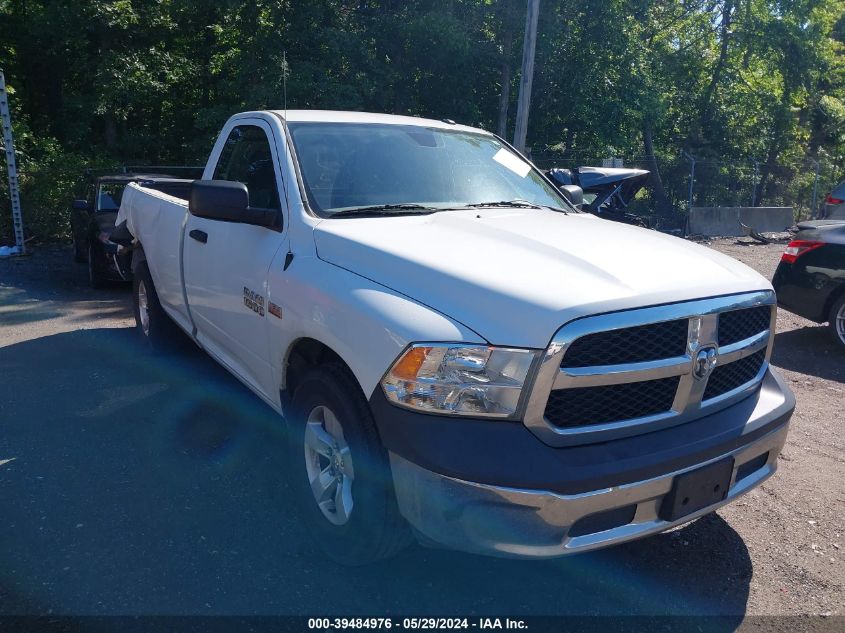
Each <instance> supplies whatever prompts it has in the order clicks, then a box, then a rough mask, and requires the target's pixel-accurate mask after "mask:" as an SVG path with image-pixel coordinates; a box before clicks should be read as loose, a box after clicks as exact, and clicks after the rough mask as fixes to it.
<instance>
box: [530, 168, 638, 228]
mask: <svg viewBox="0 0 845 633" xmlns="http://www.w3.org/2000/svg"><path fill="white" fill-rule="evenodd" d="M648 174H649V172H648V171H646V170H645V169H628V168H623V167H574V168H572V169H562V168H558V167H555V168H553V169H550V170H549V171H547V172H546V175H548V176H549V178H550V179H551V180H552V182H553V183H555V185H557V186H558V188H560V189H561V190H562V191H564V194H565V193H566V191H565V189H564V188H565V187H567V186H572V185H575V186H577V187H581V189H582V190H583V191H584V201H583V204H582V206H581V208H582V209H583V210H584V211H587V212H589V213H592V214H594V215H597V216H599V217H601V218H605V219H606V220H613V221H615V222H623V223H625V224H633V225H634V226H642V227H648V222H647V221H646V220H645V218H643V217H641V216H639V215H636V214H635V213H630V212H628V211H627V209H628V205H630V204H631V201H632V200H633V199H634V196H635V195H636V193H637V192H638V191H639V190H640V189H642V188H643V187H644V186H645V184H646V182H647V181H648Z"/></svg>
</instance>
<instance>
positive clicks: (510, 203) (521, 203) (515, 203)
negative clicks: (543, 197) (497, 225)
mask: <svg viewBox="0 0 845 633" xmlns="http://www.w3.org/2000/svg"><path fill="white" fill-rule="evenodd" d="M465 206H467V207H473V208H476V207H518V208H521V209H522V208H524V209H542V207H541V206H540V205H539V204H533V203H531V202H528V201H527V200H499V201H498V202H473V203H472V204H467V205H465Z"/></svg>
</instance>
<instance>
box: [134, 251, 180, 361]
mask: <svg viewBox="0 0 845 633" xmlns="http://www.w3.org/2000/svg"><path fill="white" fill-rule="evenodd" d="M132 307H133V312H134V314H135V328H136V330H137V331H138V333H139V334H140V335H141V338H142V339H143V340H144V341H145V342H146V344H147V345H148V346H149V347H150V349H151V350H152V351H154V352H158V353H163V352H167V351H172V350H173V349H174V348H175V347H176V346H177V344H178V334H179V332H178V330H177V326H176V324H175V323H174V322H173V321H172V320H171V319H170V317H169V316H167V313H166V312H165V311H164V308H162V307H161V302H160V301H159V300H158V294H157V293H156V289H155V286H154V285H153V278H152V277H151V276H150V270H149V268H147V265H146V263H141V264H140V265H139V266H138V269H137V270H136V271H135V275H134V277H133V279H132Z"/></svg>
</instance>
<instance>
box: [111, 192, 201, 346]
mask: <svg viewBox="0 0 845 633" xmlns="http://www.w3.org/2000/svg"><path fill="white" fill-rule="evenodd" d="M190 182H191V181H179V180H175V179H171V180H165V179H162V180H156V181H150V182H149V183H147V182H144V183H130V184H129V185H127V187H126V191H125V192H124V193H123V199H122V200H121V204H120V211H118V215H117V220H116V223H117V224H120V223H121V222H123V221H126V228H127V229H129V232H130V233H132V235H133V236H134V237H135V239H136V240H137V241H138V242H139V243H141V244H143V251H144V255H145V257H146V261H147V265H148V267H149V269H150V275H151V276H152V278H153V282H154V283H155V287H156V291H157V292H158V295H159V298H160V299H161V303H162V307H164V309H165V310H166V311H167V313H168V314H169V315H170V316H171V318H173V320H174V321H176V322H177V323H179V325H181V326H182V327H183V328H184V329H186V330H188V331H190V329H191V326H190V317H189V315H188V307H187V304H186V302H185V295H184V292H183V284H182V281H183V268H182V244H183V234H184V230H185V220H186V218H187V215H188V196H189V191H190ZM148 185H149V186H148ZM183 196H184V197H183ZM141 217H143V221H140V218H141Z"/></svg>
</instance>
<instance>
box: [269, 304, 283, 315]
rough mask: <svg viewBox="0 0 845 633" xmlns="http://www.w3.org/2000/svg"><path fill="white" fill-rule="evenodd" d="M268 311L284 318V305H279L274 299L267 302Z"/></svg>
mask: <svg viewBox="0 0 845 633" xmlns="http://www.w3.org/2000/svg"><path fill="white" fill-rule="evenodd" d="M267 312H269V313H270V314H272V315H273V316H274V317H276V318H278V319H281V318H282V306H278V305H276V304H275V303H273V302H272V301H268V302H267Z"/></svg>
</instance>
